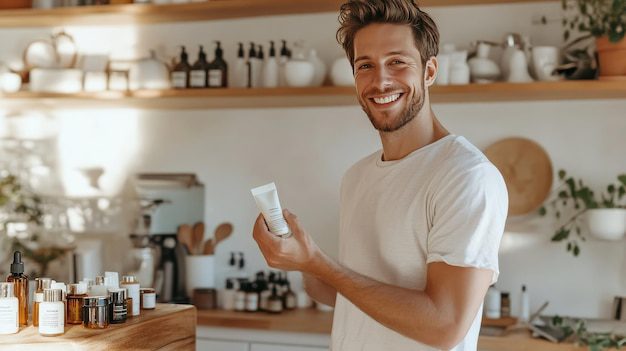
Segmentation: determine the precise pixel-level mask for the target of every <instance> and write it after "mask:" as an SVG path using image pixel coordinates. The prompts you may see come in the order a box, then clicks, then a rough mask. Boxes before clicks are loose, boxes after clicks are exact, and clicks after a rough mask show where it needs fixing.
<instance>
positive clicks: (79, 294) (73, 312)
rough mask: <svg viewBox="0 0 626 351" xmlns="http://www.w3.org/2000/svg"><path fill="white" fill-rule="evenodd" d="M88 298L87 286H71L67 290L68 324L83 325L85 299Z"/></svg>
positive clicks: (83, 284)
mask: <svg viewBox="0 0 626 351" xmlns="http://www.w3.org/2000/svg"><path fill="white" fill-rule="evenodd" d="M86 296H87V284H85V283H78V284H69V285H68V290H67V295H66V297H65V298H66V299H67V313H66V315H67V323H68V324H81V323H83V298H84V297H86Z"/></svg>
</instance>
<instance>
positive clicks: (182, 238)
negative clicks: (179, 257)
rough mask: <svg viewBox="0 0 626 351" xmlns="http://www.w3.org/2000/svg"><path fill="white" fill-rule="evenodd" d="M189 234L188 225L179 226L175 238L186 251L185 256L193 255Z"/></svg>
mask: <svg viewBox="0 0 626 351" xmlns="http://www.w3.org/2000/svg"><path fill="white" fill-rule="evenodd" d="M191 234H192V230H191V226H190V225H189V224H181V225H179V226H178V232H177V233H176V238H177V239H178V242H179V243H180V244H181V245H183V247H184V248H185V250H186V251H187V254H189V255H193V251H192V249H193V246H192V243H191Z"/></svg>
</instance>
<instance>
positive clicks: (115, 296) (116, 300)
mask: <svg viewBox="0 0 626 351" xmlns="http://www.w3.org/2000/svg"><path fill="white" fill-rule="evenodd" d="M109 294H110V296H111V303H110V304H109V320H110V322H111V323H112V324H118V323H125V322H126V317H127V316H128V310H127V307H126V289H109Z"/></svg>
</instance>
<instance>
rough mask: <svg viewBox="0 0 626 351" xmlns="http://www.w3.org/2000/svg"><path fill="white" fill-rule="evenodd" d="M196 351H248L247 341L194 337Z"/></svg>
mask: <svg viewBox="0 0 626 351" xmlns="http://www.w3.org/2000/svg"><path fill="white" fill-rule="evenodd" d="M196 351H250V345H249V344H248V343H247V342H237V341H217V340H207V339H196Z"/></svg>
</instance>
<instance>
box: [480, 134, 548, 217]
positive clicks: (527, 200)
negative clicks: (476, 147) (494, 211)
mask: <svg viewBox="0 0 626 351" xmlns="http://www.w3.org/2000/svg"><path fill="white" fill-rule="evenodd" d="M485 155H486V156H487V157H488V158H489V160H490V161H491V162H492V163H493V164H494V165H495V166H496V167H497V168H498V170H500V173H502V176H503V177H504V181H505V182H506V188H507V190H508V192H509V215H513V216H515V215H523V214H527V213H529V212H532V211H534V210H536V209H537V208H538V207H539V206H541V204H543V202H544V201H545V200H546V198H547V197H548V195H549V194H550V190H551V189H552V177H553V174H552V163H551V162H550V157H549V156H548V154H547V153H546V151H545V150H544V149H543V148H542V147H541V146H540V145H539V144H537V143H536V142H534V141H532V140H529V139H525V138H506V139H502V140H500V141H498V142H496V143H494V144H491V145H489V146H488V147H487V148H486V149H485Z"/></svg>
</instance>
